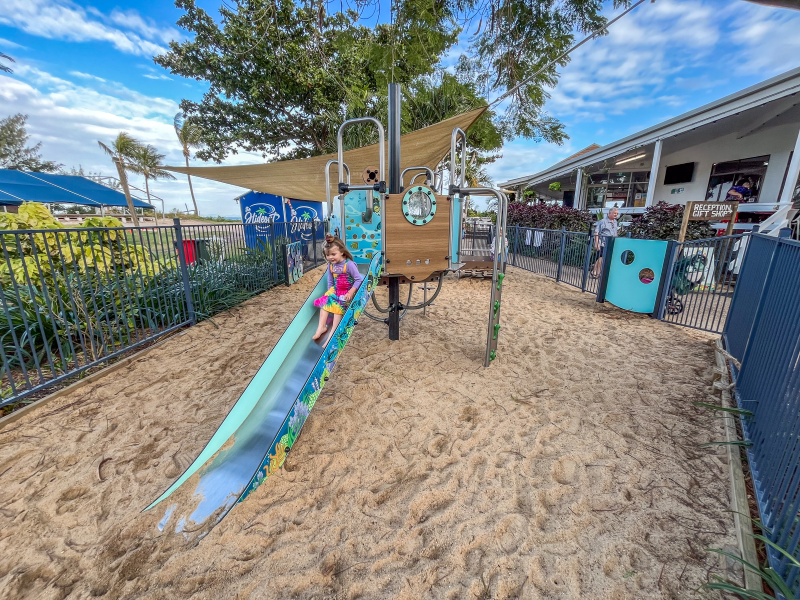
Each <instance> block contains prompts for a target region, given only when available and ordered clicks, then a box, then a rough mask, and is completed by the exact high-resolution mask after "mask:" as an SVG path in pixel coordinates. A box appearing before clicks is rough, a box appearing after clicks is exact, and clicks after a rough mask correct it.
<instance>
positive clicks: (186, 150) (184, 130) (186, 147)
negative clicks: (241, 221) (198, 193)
mask: <svg viewBox="0 0 800 600" xmlns="http://www.w3.org/2000/svg"><path fill="white" fill-rule="evenodd" d="M173 125H174V126H175V135H177V136H178V141H179V142H180V143H181V148H182V149H183V158H184V159H186V168H187V169H188V168H189V157H190V156H191V149H192V148H196V147H198V146H199V145H200V143H201V141H200V140H201V133H202V132H201V130H200V127H198V126H197V125H196V124H195V123H194V121H192V120H191V119H190V120H187V119H186V115H184V114H183V113H182V112H179V113H178V114H177V115H175V119H174V121H173ZM186 178H187V179H188V180H189V193H190V194H191V195H192V204H193V205H194V214H196V215H199V214H200V211H199V210H198V209H197V200H195V197H194V188H193V187H192V176H191V175H189V174H187V175H186Z"/></svg>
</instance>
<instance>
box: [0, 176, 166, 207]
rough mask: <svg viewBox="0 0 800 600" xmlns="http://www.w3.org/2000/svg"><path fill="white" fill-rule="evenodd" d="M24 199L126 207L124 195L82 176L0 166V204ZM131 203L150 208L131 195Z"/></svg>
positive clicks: (17, 202)
mask: <svg viewBox="0 0 800 600" xmlns="http://www.w3.org/2000/svg"><path fill="white" fill-rule="evenodd" d="M23 202H42V203H45V204H52V203H58V204H82V205H84V206H121V207H127V206H128V203H127V201H126V200H125V194H123V193H122V192H118V191H116V190H112V189H111V188H109V187H106V186H104V185H100V184H99V183H96V182H94V181H92V180H90V179H86V178H85V177H78V176H75V175H52V174H50V173H30V172H28V171H16V170H14V169H0V204H6V205H17V204H22V203H23ZM133 205H134V206H135V207H136V208H149V209H152V208H153V206H152V205H151V204H148V203H147V202H143V201H141V200H139V199H138V198H133Z"/></svg>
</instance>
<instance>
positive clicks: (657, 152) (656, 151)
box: [644, 140, 662, 207]
mask: <svg viewBox="0 0 800 600" xmlns="http://www.w3.org/2000/svg"><path fill="white" fill-rule="evenodd" d="M661 146H662V141H661V140H656V145H655V148H653V165H652V166H651V167H650V182H649V183H648V184H647V199H646V200H645V203H644V205H645V207H647V206H653V204H654V203H655V202H654V200H655V197H656V183H657V182H658V169H659V167H660V166H661Z"/></svg>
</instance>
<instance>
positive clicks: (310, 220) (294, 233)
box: [284, 198, 322, 242]
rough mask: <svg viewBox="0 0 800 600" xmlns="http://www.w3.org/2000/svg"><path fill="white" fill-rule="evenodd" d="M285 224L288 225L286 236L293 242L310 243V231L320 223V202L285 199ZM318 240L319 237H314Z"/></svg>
mask: <svg viewBox="0 0 800 600" xmlns="http://www.w3.org/2000/svg"><path fill="white" fill-rule="evenodd" d="M284 201H285V208H286V222H287V223H290V225H289V231H288V235H289V237H290V238H291V240H292V241H293V242H295V241H303V242H310V241H311V239H312V237H314V236H313V235H312V229H313V228H314V227H319V223H320V222H321V221H322V202H308V201H306V200H292V199H291V198H285V199H284ZM316 238H317V239H318V240H319V239H321V238H320V236H319V235H318V236H316Z"/></svg>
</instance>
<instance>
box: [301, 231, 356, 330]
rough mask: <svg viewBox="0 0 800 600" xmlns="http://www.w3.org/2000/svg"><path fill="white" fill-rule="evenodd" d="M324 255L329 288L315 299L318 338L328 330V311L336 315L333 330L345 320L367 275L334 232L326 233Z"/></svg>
mask: <svg viewBox="0 0 800 600" xmlns="http://www.w3.org/2000/svg"><path fill="white" fill-rule="evenodd" d="M324 252H325V258H326V259H327V261H328V291H327V292H325V295H324V296H322V297H321V298H317V299H316V300H315V301H314V306H316V307H318V308H319V309H320V311H319V327H317V331H316V333H314V338H313V339H314V340H318V339H320V338H321V337H322V335H323V334H324V333H325V332H326V331H327V330H328V326H327V321H328V315H329V314H332V315H333V331H336V326H337V325H339V323H340V322H341V320H342V317H343V316H344V313H345V311H346V310H347V305H348V304H349V303H350V301H351V300H352V299H353V296H355V295H356V290H357V289H358V286H359V285H360V284H361V281H362V280H363V279H364V277H363V276H362V275H361V273H359V272H358V267H357V266H356V263H354V262H353V255H352V254H350V252H349V251H348V250H347V247H346V246H345V245H344V242H343V241H342V240H340V239H339V238H336V237H333V236H332V235H330V234H329V235H326V236H325V247H324Z"/></svg>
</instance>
